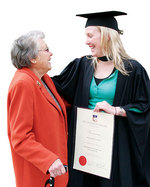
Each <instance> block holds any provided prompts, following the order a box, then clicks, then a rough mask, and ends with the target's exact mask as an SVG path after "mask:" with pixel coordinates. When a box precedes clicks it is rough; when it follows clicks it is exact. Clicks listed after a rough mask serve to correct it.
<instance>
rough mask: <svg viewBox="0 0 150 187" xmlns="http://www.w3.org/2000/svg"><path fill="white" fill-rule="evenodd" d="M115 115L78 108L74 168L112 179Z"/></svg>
mask: <svg viewBox="0 0 150 187" xmlns="http://www.w3.org/2000/svg"><path fill="white" fill-rule="evenodd" d="M113 134H114V115H112V114H107V113H104V112H93V110H90V109H84V108H77V121H76V135H75V153H74V164H73V168H74V169H77V170H80V171H84V172H87V173H91V174H94V175H97V176H101V177H105V178H108V179H109V178H110V173H111V162H112V147H113Z"/></svg>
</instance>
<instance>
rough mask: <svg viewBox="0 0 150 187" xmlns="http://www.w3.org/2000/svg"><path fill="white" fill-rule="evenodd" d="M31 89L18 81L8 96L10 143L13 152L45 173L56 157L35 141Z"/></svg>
mask: <svg viewBox="0 0 150 187" xmlns="http://www.w3.org/2000/svg"><path fill="white" fill-rule="evenodd" d="M32 92H33V91H32V89H31V87H30V86H29V85H28V84H27V83H24V82H23V81H19V82H18V83H17V85H15V86H13V87H12V88H11V90H10V92H9V95H8V123H9V128H10V136H9V137H10V142H11V145H12V147H13V149H14V151H15V152H16V153H17V154H18V155H19V156H21V157H23V159H25V160H26V161H28V162H30V163H32V164H33V165H34V166H35V167H37V168H38V169H40V170H41V171H42V172H43V173H46V172H47V170H48V168H49V166H50V165H52V164H53V162H54V161H55V160H57V159H58V156H57V155H55V154H54V153H53V152H51V151H50V150H48V149H47V148H45V147H44V146H43V145H42V144H41V143H40V142H38V141H37V140H36V137H35V134H34V130H33V129H34V126H33V124H34V103H33V93H32Z"/></svg>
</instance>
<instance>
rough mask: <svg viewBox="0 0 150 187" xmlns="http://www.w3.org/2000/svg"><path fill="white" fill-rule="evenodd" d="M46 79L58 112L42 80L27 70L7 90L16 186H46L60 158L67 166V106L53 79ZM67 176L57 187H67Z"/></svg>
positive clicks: (44, 78)
mask: <svg viewBox="0 0 150 187" xmlns="http://www.w3.org/2000/svg"><path fill="white" fill-rule="evenodd" d="M43 80H44V81H45V82H46V84H47V86H48V87H49V88H50V90H51V91H52V92H53V94H54V96H55V97H56V99H57V101H58V102H59V104H60V106H61V108H62V111H61V110H60V109H59V107H58V106H57V104H56V103H55V101H54V100H53V98H52V97H51V96H50V94H49V93H48V91H47V90H46V89H45V87H44V86H43V84H42V82H41V81H40V79H39V78H38V77H37V76H36V75H35V74H34V73H33V72H32V71H31V70H30V69H28V68H23V69H21V70H17V71H16V73H15V75H14V77H13V80H12V82H11V84H10V87H9V91H8V101H7V112H8V137H9V141H10V146H11V151H12V158H13V165H14V171H15V176H16V186H17V187H43V186H44V184H45V181H46V180H47V179H48V178H49V175H47V174H46V172H47V170H48V168H49V167H50V165H51V164H52V163H53V162H54V161H55V160H56V159H57V158H60V160H61V161H62V162H63V164H67V117H66V109H65V105H64V103H63V101H62V99H61V98H60V96H59V95H58V93H57V91H56V88H55V86H54V84H53V82H52V80H51V78H50V77H49V76H48V75H47V74H46V75H44V76H43ZM67 182H68V173H66V174H65V175H62V176H58V177H56V178H55V187H66V186H67Z"/></svg>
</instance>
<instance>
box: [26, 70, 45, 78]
mask: <svg viewBox="0 0 150 187" xmlns="http://www.w3.org/2000/svg"><path fill="white" fill-rule="evenodd" d="M29 69H30V70H31V71H32V72H33V73H34V74H35V75H36V76H37V77H38V78H39V79H41V78H42V77H43V75H44V74H45V73H41V72H40V71H38V70H37V69H34V68H31V67H30V68H29Z"/></svg>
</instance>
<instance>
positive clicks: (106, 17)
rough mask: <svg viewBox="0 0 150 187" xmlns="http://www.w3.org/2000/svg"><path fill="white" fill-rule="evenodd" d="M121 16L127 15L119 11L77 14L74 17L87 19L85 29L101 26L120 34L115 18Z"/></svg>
mask: <svg viewBox="0 0 150 187" xmlns="http://www.w3.org/2000/svg"><path fill="white" fill-rule="evenodd" d="M121 15H127V13H125V12H119V11H107V12H96V13H88V14H77V15H76V16H80V17H84V18H88V19H87V22H86V25H85V27H88V26H103V27H108V28H111V29H114V30H116V31H118V32H120V30H119V28H118V23H117V20H116V19H115V16H121Z"/></svg>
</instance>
